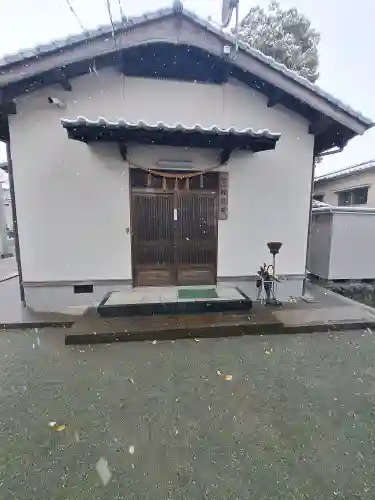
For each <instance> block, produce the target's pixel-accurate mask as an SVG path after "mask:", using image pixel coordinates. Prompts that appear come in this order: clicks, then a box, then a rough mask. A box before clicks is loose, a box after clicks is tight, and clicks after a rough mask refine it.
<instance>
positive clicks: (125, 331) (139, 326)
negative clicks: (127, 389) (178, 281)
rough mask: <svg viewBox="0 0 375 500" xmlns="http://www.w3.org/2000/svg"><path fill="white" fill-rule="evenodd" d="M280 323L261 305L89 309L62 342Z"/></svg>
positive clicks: (257, 330)
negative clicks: (175, 310)
mask: <svg viewBox="0 0 375 500" xmlns="http://www.w3.org/2000/svg"><path fill="white" fill-rule="evenodd" d="M282 331H283V323H282V322H281V321H279V320H277V319H276V317H275V316H274V315H273V314H272V313H271V312H269V311H267V310H265V309H259V310H258V311H251V312H248V313H247V314H243V313H204V314H187V315H170V316H167V315H163V316H153V317H145V316H141V317H127V318H103V317H100V316H99V315H98V314H97V313H96V312H95V311H90V312H89V313H88V314H86V315H85V316H84V317H82V318H81V319H80V320H78V321H77V322H76V323H75V324H74V325H73V327H72V328H70V329H69V331H68V330H67V332H66V335H65V343H66V344H67V345H68V344H97V343H110V342H132V341H140V340H151V341H153V340H175V339H182V338H200V337H236V336H241V335H250V334H277V333H282Z"/></svg>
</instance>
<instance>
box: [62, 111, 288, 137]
mask: <svg viewBox="0 0 375 500" xmlns="http://www.w3.org/2000/svg"><path fill="white" fill-rule="evenodd" d="M61 123H62V125H63V127H64V128H75V127H78V126H80V125H86V126H87V127H100V126H102V127H106V128H108V129H118V128H127V129H143V130H164V131H166V132H172V131H173V132H174V131H181V132H200V133H203V134H204V133H206V134H210V133H211V134H215V135H236V136H250V137H254V138H265V139H275V140H278V139H279V138H280V137H281V135H280V134H277V133H272V132H270V131H269V130H253V129H252V128H245V129H237V128H235V127H229V128H220V127H218V126H217V125H212V126H211V127H202V125H199V124H196V125H193V126H188V125H184V124H182V123H174V124H172V125H168V124H166V123H163V122H157V123H147V122H145V121H142V120H139V121H137V122H135V123H132V122H129V121H126V120H124V119H121V118H120V119H119V120H116V121H110V120H107V119H106V118H102V117H100V118H98V119H97V120H89V119H88V118H85V117H84V116H79V117H78V118H76V119H74V120H70V119H67V118H62V119H61Z"/></svg>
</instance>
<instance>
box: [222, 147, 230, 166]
mask: <svg viewBox="0 0 375 500" xmlns="http://www.w3.org/2000/svg"><path fill="white" fill-rule="evenodd" d="M231 154H232V150H231V149H222V150H221V151H220V165H225V164H226V163H228V161H229V158H230V155H231Z"/></svg>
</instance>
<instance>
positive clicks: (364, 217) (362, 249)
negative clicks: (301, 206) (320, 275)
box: [328, 212, 375, 280]
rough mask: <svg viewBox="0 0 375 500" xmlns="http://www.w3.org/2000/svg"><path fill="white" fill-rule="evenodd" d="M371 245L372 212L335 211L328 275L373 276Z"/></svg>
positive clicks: (374, 221)
mask: <svg viewBox="0 0 375 500" xmlns="http://www.w3.org/2000/svg"><path fill="white" fill-rule="evenodd" d="M374 246H375V214H374V213H365V212H359V213H335V214H334V215H333V225H332V241H331V256H330V266H329V276H328V278H329V279H331V280H339V279H353V280H359V279H375V261H374Z"/></svg>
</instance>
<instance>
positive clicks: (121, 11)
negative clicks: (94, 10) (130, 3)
mask: <svg viewBox="0 0 375 500" xmlns="http://www.w3.org/2000/svg"><path fill="white" fill-rule="evenodd" d="M118 6H119V9H120V16H121V20H122V21H125V20H126V16H125V12H124V11H123V9H122V5H121V0H118Z"/></svg>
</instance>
